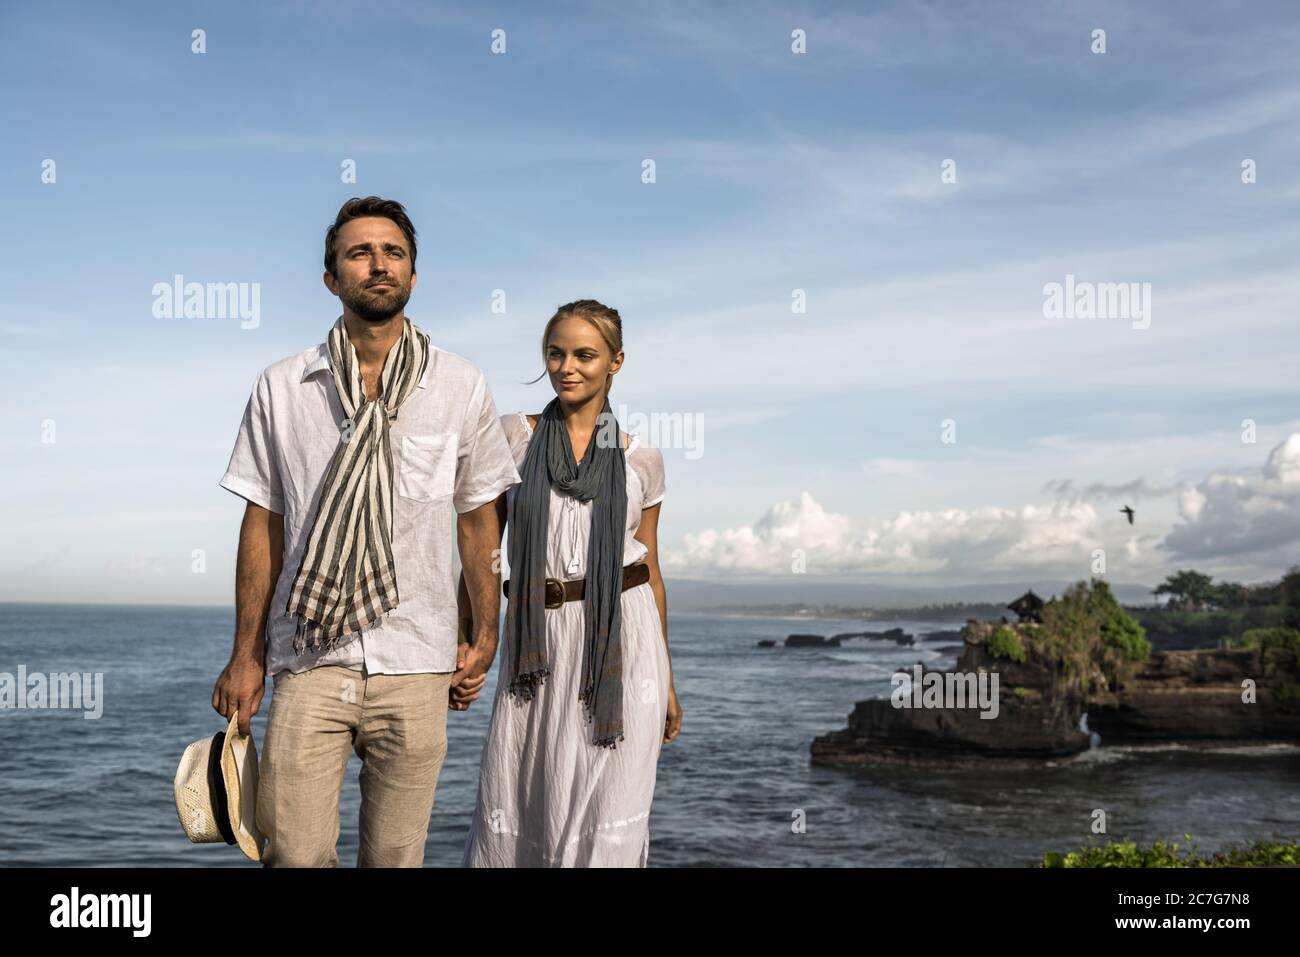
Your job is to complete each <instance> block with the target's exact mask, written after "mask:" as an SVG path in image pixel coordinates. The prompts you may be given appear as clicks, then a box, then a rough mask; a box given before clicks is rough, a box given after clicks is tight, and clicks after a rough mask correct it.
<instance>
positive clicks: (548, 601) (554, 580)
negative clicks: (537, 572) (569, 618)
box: [543, 578, 564, 608]
mask: <svg viewBox="0 0 1300 957" xmlns="http://www.w3.org/2000/svg"><path fill="white" fill-rule="evenodd" d="M551 585H554V586H555V588H556V590H557V591H558V593H559V595H558V597H557V599H556V601H555V603H554V604H552V603H551ZM543 597H544V598H545V607H547V608H559V607H560V606H562V605H563V604H564V582H562V581H560V580H559V579H558V578H548V579H546V591H545V593H544V596H543Z"/></svg>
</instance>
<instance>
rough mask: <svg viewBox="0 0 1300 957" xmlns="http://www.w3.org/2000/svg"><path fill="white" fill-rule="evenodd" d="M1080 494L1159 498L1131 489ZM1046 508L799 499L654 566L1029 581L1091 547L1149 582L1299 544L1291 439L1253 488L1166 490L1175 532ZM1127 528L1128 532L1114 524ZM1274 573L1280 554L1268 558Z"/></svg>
mask: <svg viewBox="0 0 1300 957" xmlns="http://www.w3.org/2000/svg"><path fill="white" fill-rule="evenodd" d="M1085 490H1090V493H1091V494H1093V495H1096V496H1099V497H1103V498H1109V497H1112V496H1113V495H1114V494H1115V493H1116V491H1117V490H1128V491H1133V492H1139V493H1140V494H1143V495H1148V496H1155V495H1158V494H1160V493H1161V492H1162V491H1163V493H1164V495H1165V496H1166V497H1168V496H1169V495H1170V494H1172V489H1165V490H1162V489H1161V487H1160V486H1156V485H1151V484H1149V483H1146V482H1145V481H1144V480H1142V479H1137V480H1134V481H1133V482H1129V483H1123V484H1119V485H1107V484H1103V483H1094V484H1092V485H1088V486H1085ZM1049 491H1054V492H1056V493H1058V497H1056V498H1054V499H1053V500H1052V501H1050V502H1047V503H1044V504H1038V503H1029V504H1023V505H1020V506H1017V507H1001V506H994V505H989V506H983V507H978V508H971V509H960V508H949V509H941V510H917V511H913V510H908V511H900V512H898V513H897V514H895V515H894V516H893V517H892V518H888V519H870V518H855V517H852V516H848V515H842V514H837V513H834V512H830V511H827V510H826V509H825V508H824V507H823V506H822V504H821V503H820V502H818V501H817V500H816V499H815V498H814V497H813V496H812V495H811V494H810V493H809V492H806V491H805V492H802V493H801V494H800V496H799V499H798V500H797V501H793V502H790V501H786V502H779V503H777V504H776V505H773V506H772V507H771V508H770V509H768V510H767V512H766V513H765V514H764V515H763V516H762V517H761V518H760V519H759V520H758V521H757V522H755V523H753V524H752V525H740V526H735V527H732V528H721V529H718V528H710V529H707V530H705V531H703V532H700V533H698V534H693V535H690V534H688V535H686V536H684V539H683V541H684V545H683V547H682V548H680V549H677V550H668V551H666V552H665V554H664V556H663V564H664V567H665V568H666V569H671V570H672V571H673V572H674V573H677V574H683V575H695V576H702V577H710V576H713V575H726V574H731V573H748V574H754V573H760V574H772V575H785V574H790V573H791V572H792V570H793V568H794V567H795V563H796V559H797V557H798V553H799V552H802V554H803V556H804V558H805V560H806V571H807V573H809V574H826V575H834V574H862V575H877V576H880V575H930V574H934V573H939V572H942V574H943V577H944V579H945V580H946V581H951V582H957V581H979V580H982V579H991V578H996V577H1000V576H1005V575H1007V574H1016V573H1022V574H1033V575H1035V576H1038V577H1043V576H1051V575H1065V576H1074V577H1082V576H1086V575H1087V574H1089V573H1090V568H1091V562H1092V557H1093V551H1094V549H1098V548H1100V549H1107V550H1108V552H1107V561H1108V569H1107V570H1108V572H1111V573H1116V572H1120V573H1122V574H1124V575H1125V577H1129V578H1135V577H1138V576H1142V577H1148V576H1149V577H1159V576H1160V575H1162V574H1164V573H1166V569H1165V568H1164V566H1165V565H1166V564H1167V563H1168V562H1169V561H1170V560H1171V559H1172V560H1175V561H1182V560H1185V559H1200V560H1207V559H1208V560H1214V559H1221V560H1228V559H1231V558H1233V557H1234V556H1236V555H1239V554H1243V553H1248V552H1258V553H1263V554H1261V560H1262V561H1267V558H1266V557H1265V556H1267V554H1268V553H1270V552H1275V551H1278V550H1280V549H1283V548H1285V547H1286V546H1290V545H1294V544H1295V543H1296V542H1297V541H1300V508H1298V506H1300V432H1297V433H1293V434H1292V435H1290V436H1289V437H1288V438H1287V439H1286V440H1285V441H1283V442H1282V443H1280V444H1279V445H1277V446H1276V447H1275V448H1274V449H1273V450H1272V451H1271V452H1270V453H1269V456H1268V460H1267V464H1266V465H1265V466H1264V467H1263V469H1262V470H1261V477H1260V478H1256V479H1250V478H1244V477H1241V476H1236V475H1228V474H1223V473H1212V474H1210V475H1209V476H1207V477H1206V478H1205V479H1204V480H1202V481H1201V482H1199V483H1197V484H1196V485H1195V486H1184V487H1182V488H1181V489H1178V491H1177V498H1178V508H1179V516H1180V520H1181V524H1175V525H1174V527H1173V528H1172V529H1170V530H1168V532H1167V534H1164V537H1163V539H1162V538H1161V533H1160V532H1134V533H1128V534H1126V537H1124V538H1122V539H1121V538H1118V537H1117V536H1116V534H1115V529H1116V528H1117V527H1119V526H1118V523H1119V522H1120V521H1122V519H1120V518H1114V517H1112V516H1111V515H1110V509H1108V508H1107V509H1104V510H1101V511H1099V510H1098V508H1096V507H1094V506H1093V504H1091V503H1090V502H1088V501H1085V500H1083V499H1082V498H1079V497H1078V493H1076V492H1074V491H1073V483H1072V482H1071V481H1069V480H1064V481H1062V482H1059V483H1049ZM1124 527H1125V528H1127V526H1126V525H1125V526H1124ZM1274 558H1275V559H1276V562H1275V564H1278V563H1284V562H1283V559H1284V556H1283V555H1281V554H1277V555H1275V556H1274Z"/></svg>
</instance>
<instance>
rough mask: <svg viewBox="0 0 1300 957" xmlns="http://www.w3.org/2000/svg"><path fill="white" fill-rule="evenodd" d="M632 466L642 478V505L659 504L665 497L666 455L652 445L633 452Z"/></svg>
mask: <svg viewBox="0 0 1300 957" xmlns="http://www.w3.org/2000/svg"><path fill="white" fill-rule="evenodd" d="M632 467H633V468H634V469H636V474H637V478H639V479H640V480H641V507H642V508H643V509H644V508H650V507H651V506H652V505H658V504H659V503H660V502H661V501H663V497H664V491H665V486H664V455H663V453H662V452H660V451H659V450H658V449H657V448H655V447H654V446H652V445H646V446H642V447H641V448H638V449H636V450H635V451H633V453H632Z"/></svg>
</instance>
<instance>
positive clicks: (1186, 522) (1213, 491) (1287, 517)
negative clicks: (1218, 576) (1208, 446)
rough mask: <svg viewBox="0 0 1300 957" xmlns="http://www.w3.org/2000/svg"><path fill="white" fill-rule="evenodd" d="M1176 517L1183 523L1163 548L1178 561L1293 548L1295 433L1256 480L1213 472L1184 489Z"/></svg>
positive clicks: (1299, 516) (1297, 527)
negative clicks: (1178, 515)
mask: <svg viewBox="0 0 1300 957" xmlns="http://www.w3.org/2000/svg"><path fill="white" fill-rule="evenodd" d="M1179 514H1180V515H1181V517H1182V524H1180V525H1176V526H1175V527H1174V528H1173V529H1171V530H1170V532H1169V534H1168V535H1167V536H1166V537H1165V540H1164V543H1163V547H1164V548H1165V549H1166V550H1168V552H1169V553H1170V554H1171V555H1172V556H1173V557H1174V558H1175V559H1178V560H1189V559H1197V560H1205V559H1213V558H1222V557H1227V556H1237V555H1248V554H1257V553H1262V554H1267V553H1270V552H1277V551H1281V550H1283V549H1286V548H1288V547H1290V548H1294V546H1295V545H1296V544H1297V542H1300V432H1295V433H1292V434H1291V435H1290V436H1288V437H1287V438H1286V440H1285V441H1283V442H1281V443H1279V444H1278V445H1276V446H1275V447H1274V448H1273V449H1272V450H1271V451H1270V452H1269V454H1268V460H1267V461H1266V462H1265V464H1264V467H1263V468H1262V469H1261V470H1260V474H1259V477H1258V478H1256V477H1246V476H1241V475H1230V474H1224V473H1221V472H1214V473H1211V474H1210V475H1209V476H1207V477H1206V478H1205V479H1204V480H1202V481H1201V482H1199V483H1197V484H1196V485H1195V486H1194V487H1188V488H1185V489H1183V490H1182V491H1181V493H1180V496H1179ZM1279 558H1281V556H1279Z"/></svg>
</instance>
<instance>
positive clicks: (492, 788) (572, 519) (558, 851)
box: [453, 299, 682, 867]
mask: <svg viewBox="0 0 1300 957" xmlns="http://www.w3.org/2000/svg"><path fill="white" fill-rule="evenodd" d="M542 352H543V355H544V356H545V358H546V368H547V374H548V375H549V376H550V380H551V386H552V388H553V389H554V390H555V392H556V398H554V399H552V400H551V402H550V403H549V404H548V405H547V406H546V408H545V409H544V410H543V411H542V412H541V413H540V414H539V415H525V414H524V413H522V412H520V413H516V414H514V415H506V416H502V418H501V424H502V426H503V427H504V429H505V432H506V437H507V438H508V439H509V442H510V446H511V449H512V450H513V452H514V455H515V463H516V465H517V467H518V469H519V474H520V477H521V479H522V481H521V483H520V484H519V485H516V486H514V487H513V488H511V489H510V490H509V491H508V492H507V493H506V494H505V495H503V496H502V500H501V501H499V502H498V511H499V513H504V514H505V518H506V521H505V522H503V524H504V525H508V527H509V529H510V542H509V548H508V553H507V557H508V560H509V565H510V577H509V580H508V581H507V582H506V584H505V588H506V594H507V599H508V604H507V606H506V627H505V633H504V636H503V639H502V642H501V646H500V651H501V655H500V664H499V665H498V669H497V689H496V698H495V700H494V701H493V705H492V722H491V726H490V728H489V730H488V736H487V741H486V743H485V744H484V746H483V757H482V762H481V764H480V768H479V786H478V798H477V801H476V807H475V810H474V820H473V825H472V828H471V831H470V837H469V842H468V843H467V844H466V847H465V857H464V862H463V863H464V865H465V866H471V867H590V866H594V867H644V866H645V864H646V858H647V856H648V854H649V849H650V838H649V823H650V822H649V818H650V804H651V801H652V799H653V797H654V784H655V771H656V766H657V762H658V759H659V750H660V747H661V745H662V744H664V743H666V742H669V741H672V740H673V739H674V738H675V737H676V736H677V734H678V731H679V730H680V728H681V720H682V711H681V707H680V705H679V704H678V702H677V694H676V691H675V690H674V688H673V680H672V662H671V659H670V658H669V654H668V643H667V638H666V635H667V600H666V598H665V596H664V586H663V580H662V578H661V577H660V574H659V559H658V550H657V546H656V540H655V535H656V531H657V527H658V522H659V503H660V500H661V499H662V498H663V492H664V471H663V456H662V454H661V453H660V452H659V450H658V449H656V448H654V447H652V446H647V445H643V444H642V443H641V442H640V439H639V437H638V436H636V435H631V436H629V435H627V434H626V433H624V432H623V431H622V430H621V429H619V427H618V423H617V421H616V420H615V418H614V416H613V413H612V412H611V411H610V407H609V398H608V396H609V391H610V387H611V385H612V383H613V378H614V374H615V373H617V372H618V370H619V368H620V366H622V364H623V332H622V323H621V320H620V319H619V315H618V312H617V311H615V310H613V309H610V308H608V307H607V306H603V305H601V304H600V303H598V302H596V301H594V300H591V299H583V300H579V301H577V302H571V303H569V304H568V305H565V306H561V307H560V308H559V310H558V311H557V312H556V313H555V315H554V316H552V317H551V320H550V321H549V322H548V323H547V324H546V330H545V332H544V333H543V335H542ZM465 690H468V691H471V692H472V691H473V690H474V688H473V686H471V687H470V688H468V689H465ZM453 706H455V705H453ZM462 706H463V704H462Z"/></svg>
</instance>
